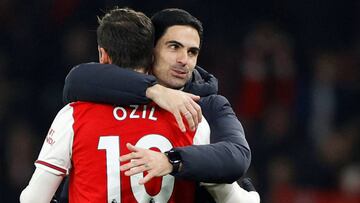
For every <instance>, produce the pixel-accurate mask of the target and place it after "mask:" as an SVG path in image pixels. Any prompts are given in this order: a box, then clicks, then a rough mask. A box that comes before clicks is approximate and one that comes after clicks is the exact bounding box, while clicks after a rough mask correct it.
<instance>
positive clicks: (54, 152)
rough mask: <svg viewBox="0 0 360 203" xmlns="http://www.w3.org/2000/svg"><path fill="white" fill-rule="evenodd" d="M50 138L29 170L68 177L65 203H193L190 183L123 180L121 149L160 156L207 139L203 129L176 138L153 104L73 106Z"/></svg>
mask: <svg viewBox="0 0 360 203" xmlns="http://www.w3.org/2000/svg"><path fill="white" fill-rule="evenodd" d="M203 120H205V119H203ZM205 122H206V121H205ZM201 131H203V133H202V134H201ZM51 132H52V134H51V139H52V140H53V142H51V143H52V144H50V143H49V142H46V141H45V142H44V145H43V148H42V150H41V152H40V155H39V158H38V160H37V161H36V163H35V165H36V166H37V167H41V168H44V169H46V170H48V171H50V172H52V173H55V174H58V175H66V174H69V175H70V184H69V200H70V202H71V203H73V202H74V203H77V202H104V203H105V202H107V203H114V202H116V203H120V202H126V203H133V202H134V203H135V202H164V203H165V202H170V203H175V202H193V201H194V192H195V191H194V183H193V182H190V181H180V180H175V179H174V177H173V176H171V175H167V176H164V177H159V178H155V179H153V180H151V181H150V182H149V183H147V184H145V185H139V184H138V181H139V179H140V178H142V177H143V174H137V175H134V176H131V177H128V176H125V175H124V173H123V172H120V164H122V163H120V162H119V157H120V156H121V155H123V154H127V153H129V150H128V149H127V148H126V143H131V144H133V145H135V146H137V147H141V148H146V149H152V150H157V151H161V152H164V151H167V150H170V149H171V148H173V147H181V146H186V145H191V144H193V143H194V142H198V141H197V140H204V139H203V138H201V139H199V138H196V137H199V136H200V134H201V136H205V137H206V136H207V137H208V136H209V133H208V129H206V130H202V127H199V129H198V130H197V132H196V134H195V133H194V132H191V131H188V132H187V133H182V132H181V131H180V130H179V127H178V126H177V123H176V121H175V118H174V117H173V115H172V114H170V113H168V112H166V111H165V110H162V109H160V108H159V107H158V106H156V105H155V104H148V105H131V106H129V107H114V106H111V105H104V104H96V103H89V102H75V103H72V104H70V105H67V106H65V107H64V108H63V109H62V110H61V111H60V112H59V113H58V115H57V116H56V118H55V120H54V122H53V124H52V126H51ZM194 140H195V141H194ZM205 140H206V139H205ZM197 144H206V143H197Z"/></svg>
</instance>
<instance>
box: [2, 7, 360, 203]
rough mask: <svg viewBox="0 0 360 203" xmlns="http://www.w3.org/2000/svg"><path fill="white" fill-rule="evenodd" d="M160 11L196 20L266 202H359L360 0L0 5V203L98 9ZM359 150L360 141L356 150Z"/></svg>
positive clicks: (90, 52)
mask: <svg viewBox="0 0 360 203" xmlns="http://www.w3.org/2000/svg"><path fill="white" fill-rule="evenodd" d="M115 5H118V6H128V7H131V8H133V9H135V10H139V11H142V12H144V13H145V14H147V15H148V16H151V15H152V14H153V13H155V12H156V11H159V10H161V9H163V8H168V7H178V8H183V9H185V10H187V11H189V12H190V13H191V14H193V15H194V16H196V17H197V18H198V19H199V20H201V21H202V22H203V25H204V28H205V36H204V46H203V47H202V50H201V53H200V58H199V62H198V64H199V65H200V66H202V67H203V68H205V69H206V70H208V71H209V72H211V73H213V74H214V75H215V76H216V77H217V78H218V79H219V89H220V94H222V95H225V96H226V97H227V98H228V99H229V100H230V102H231V104H232V106H233V108H234V110H235V111H236V114H237V116H238V118H239V120H240V121H241V122H242V124H243V126H244V128H245V132H246V137H247V140H248V141H249V143H250V146H251V149H252V154H253V159H252V165H251V167H250V169H249V171H248V174H247V175H248V176H250V177H252V179H253V180H254V183H255V186H256V188H257V189H258V190H259V192H260V195H261V197H262V202H264V203H265V202H270V203H277V202H281V203H282V202H284V203H285V202H286V203H292V202H294V203H323V202H324V203H325V202H327V203H335V202H336V203H338V202H354V203H355V202H356V203H358V202H360V159H359V158H360V157H359V156H360V152H359V151H360V150H359V149H360V148H359V146H360V136H359V135H360V129H359V126H360V118H359V115H360V114H359V113H360V107H359V106H360V91H359V90H360V78H359V77H360V73H359V72H360V29H359V28H360V1H356V0H353V1H351V0H350V1H347V0H343V1H335V0H317V1H313V0H293V1H285V0H277V1H275V0H267V1H260V0H253V1H213V0H207V1H205V0H193V1H187V0H168V1H140V0H122V1H121V0H118V1H110V0H104V1H85V0H50V1H49V0H38V1H33V2H32V3H24V2H22V1H19V0H1V1H0V25H1V31H0V146H1V147H0V154H1V156H0V157H1V160H0V174H1V176H0V202H18V196H19V194H20V191H21V190H22V189H23V188H24V187H25V186H26V184H27V183H28V181H29V179H30V177H31V174H32V173H33V170H34V168H35V167H34V165H33V162H34V160H35V159H36V158H37V155H38V153H39V151H40V148H41V145H42V142H43V140H44V138H45V135H46V134H47V130H48V128H49V126H50V124H51V122H52V120H53V118H54V116H55V115H56V113H57V111H58V110H60V109H61V108H62V106H63V103H62V87H63V84H64V79H65V76H66V75H67V73H68V72H69V70H70V69H71V68H72V67H73V66H75V65H76V64H79V63H83V62H90V61H97V44H96V32H95V30H96V27H97V19H96V16H97V15H100V16H102V14H103V11H104V10H107V9H108V8H112V7H113V6H115ZM356 146H358V147H356Z"/></svg>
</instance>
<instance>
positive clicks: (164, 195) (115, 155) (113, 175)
mask: <svg viewBox="0 0 360 203" xmlns="http://www.w3.org/2000/svg"><path fill="white" fill-rule="evenodd" d="M119 146H120V145H119V137H118V136H101V137H100V138H99V144H98V149H99V150H106V166H107V167H106V168H107V169H106V172H107V191H108V192H107V195H108V203H113V202H117V203H120V202H121V193H120V191H121V187H120V163H119V157H120V147H119ZM135 146H137V147H140V148H145V149H150V148H152V147H156V148H158V149H159V150H160V151H161V152H164V151H168V150H170V149H171V148H172V145H171V143H170V141H169V140H168V139H167V138H166V137H164V136H162V135H157V134H150V135H146V136H144V137H142V138H141V139H140V140H139V141H138V142H137V143H136V144H135ZM143 177H144V174H136V175H133V176H130V182H131V189H132V191H133V193H134V196H135V199H136V200H137V201H138V202H140V203H145V202H146V203H148V202H150V200H151V199H153V200H155V202H159V203H161V202H168V200H169V199H170V196H171V194H172V192H173V189H174V182H175V179H174V177H172V176H171V175H166V176H164V177H163V178H162V183H161V189H160V192H159V193H158V194H156V195H155V196H151V195H149V194H148V193H147V192H146V190H145V186H144V185H139V183H138V182H139V180H140V179H141V178H143Z"/></svg>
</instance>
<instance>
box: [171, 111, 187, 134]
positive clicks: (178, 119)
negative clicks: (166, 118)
mask: <svg viewBox="0 0 360 203" xmlns="http://www.w3.org/2000/svg"><path fill="white" fill-rule="evenodd" d="M173 115H174V117H175V120H176V122H177V124H178V125H179V128H180V130H181V132H183V133H184V132H186V128H185V124H184V122H183V120H182V117H181V114H180V112H179V111H176V112H174V113H173Z"/></svg>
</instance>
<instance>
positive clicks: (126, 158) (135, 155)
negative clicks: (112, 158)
mask: <svg viewBox="0 0 360 203" xmlns="http://www.w3.org/2000/svg"><path fill="white" fill-rule="evenodd" d="M126 147H127V148H128V149H129V150H130V151H131V153H128V154H125V155H122V156H120V161H121V162H124V161H130V160H131V159H137V158H140V157H141V154H140V153H139V151H140V150H141V149H140V148H138V147H135V146H134V145H132V144H130V143H127V144H126Z"/></svg>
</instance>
